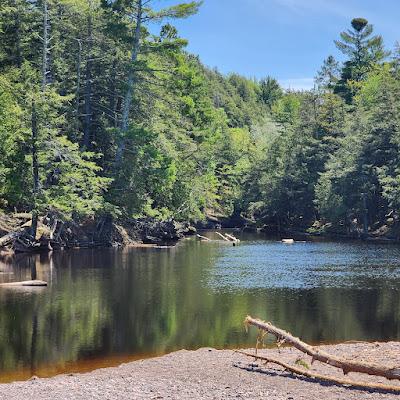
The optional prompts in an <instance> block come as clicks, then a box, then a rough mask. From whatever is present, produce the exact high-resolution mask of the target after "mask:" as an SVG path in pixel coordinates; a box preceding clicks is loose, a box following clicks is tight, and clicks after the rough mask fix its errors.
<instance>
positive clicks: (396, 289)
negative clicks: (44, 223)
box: [0, 233, 400, 382]
mask: <svg viewBox="0 0 400 400" xmlns="http://www.w3.org/2000/svg"><path fill="white" fill-rule="evenodd" d="M210 235H211V236H212V234H211V233H210ZM241 239H242V240H243V241H242V243H241V245H240V246H237V247H231V246H230V245H228V244H225V243H200V242H199V241H197V240H196V239H195V238H192V239H188V240H184V241H182V242H181V243H179V244H178V245H177V246H176V247H175V248H169V249H150V248H146V249H143V248H142V249H140V248H130V249H124V250H115V249H103V250H76V251H67V252H59V253H54V254H53V255H51V256H48V255H36V256H32V257H26V256H24V257H20V258H14V259H12V260H2V261H0V282H8V281H11V280H18V281H19V280H25V279H30V278H31V274H32V271H33V270H34V269H36V274H37V279H44V280H47V281H48V282H49V287H47V288H43V289H40V288H36V289H30V290H21V289H19V290H18V289H6V288H0V381H3V382H5V381H10V380H15V379H27V378H29V377H30V376H32V375H38V376H50V375H54V374H56V373H60V372H68V371H71V372H72V371H86V370H91V369H94V368H97V367H103V366H108V365H117V364H118V363H120V362H123V361H128V360H133V359H136V358H142V357H146V356H153V355H159V354H164V353H167V352H170V351H173V350H177V349H182V348H186V349H196V348H199V347H204V346H211V347H217V348H234V347H241V346H251V345H254V343H255V332H252V333H250V334H248V333H246V331H245V329H244V327H243V320H244V318H245V316H246V315H247V314H251V315H252V316H257V317H260V318H263V319H266V320H268V321H271V322H273V323H275V324H276V325H278V326H280V327H282V328H284V329H286V330H289V331H291V332H292V333H294V334H296V335H298V336H300V337H301V338H303V339H304V340H307V341H309V342H312V343H327V342H340V341H347V340H390V339H397V340H400V248H399V247H397V246H394V245H377V244H365V243H348V242H347V243H337V242H307V243H295V244H293V245H285V244H282V243H280V242H278V241H275V240H266V239H265V238H264V237H263V236H257V235H244V236H242V237H241Z"/></svg>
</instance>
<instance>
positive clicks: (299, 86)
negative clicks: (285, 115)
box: [279, 78, 314, 90]
mask: <svg viewBox="0 0 400 400" xmlns="http://www.w3.org/2000/svg"><path fill="white" fill-rule="evenodd" d="M279 83H280V84H281V86H282V87H283V88H284V89H291V90H310V89H312V88H313V87H314V78H293V79H279Z"/></svg>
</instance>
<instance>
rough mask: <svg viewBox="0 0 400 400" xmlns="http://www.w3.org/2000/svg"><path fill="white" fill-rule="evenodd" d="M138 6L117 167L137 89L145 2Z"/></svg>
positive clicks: (138, 0) (138, 1)
mask: <svg viewBox="0 0 400 400" xmlns="http://www.w3.org/2000/svg"><path fill="white" fill-rule="evenodd" d="M136 4H137V13H136V27H135V34H134V36H133V43H132V54H131V68H130V70H129V75H128V82H127V90H126V94H125V98H124V107H123V110H122V119H121V131H122V138H121V140H120V142H119V143H118V148H117V152H116V156H115V163H116V164H117V165H119V164H120V163H121V161H122V157H123V154H124V150H125V137H124V134H125V133H126V131H127V130H128V125H129V113H130V111H131V105H132V97H133V94H134V89H135V71H134V70H133V66H134V64H135V63H136V61H137V59H138V55H139V52H140V33H141V29H142V17H143V0H137V1H136Z"/></svg>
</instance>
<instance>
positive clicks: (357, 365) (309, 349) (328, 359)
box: [245, 316, 400, 379]
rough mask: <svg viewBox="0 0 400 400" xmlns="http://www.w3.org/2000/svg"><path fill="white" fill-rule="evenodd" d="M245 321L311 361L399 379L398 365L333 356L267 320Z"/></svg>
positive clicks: (347, 370)
mask: <svg viewBox="0 0 400 400" xmlns="http://www.w3.org/2000/svg"><path fill="white" fill-rule="evenodd" d="M245 323H246V324H248V325H253V326H255V327H257V328H259V329H261V330H263V331H265V332H268V333H270V334H272V335H274V336H275V337H276V338H277V339H278V340H284V341H285V343H288V344H291V345H293V346H294V347H295V348H296V349H298V350H300V351H302V352H303V353H305V354H308V355H309V356H311V357H312V360H313V361H315V360H317V361H320V362H322V363H325V364H328V365H331V366H333V367H336V368H339V369H341V370H342V371H343V373H344V374H345V375H346V374H348V373H349V372H360V373H363V374H369V375H376V376H382V377H384V378H387V379H400V367H398V368H392V367H384V366H380V365H377V364H372V363H364V362H358V361H351V360H346V359H343V358H339V357H336V356H333V355H331V354H329V353H326V352H325V351H322V350H319V349H317V348H315V347H313V346H310V345H309V344H307V343H304V342H303V341H301V340H300V339H299V338H297V337H294V336H292V335H291V334H290V333H288V332H286V331H284V330H282V329H279V328H277V327H276V326H274V325H272V324H270V323H269V322H264V321H261V320H259V319H254V318H252V317H250V316H248V317H247V318H246V320H245Z"/></svg>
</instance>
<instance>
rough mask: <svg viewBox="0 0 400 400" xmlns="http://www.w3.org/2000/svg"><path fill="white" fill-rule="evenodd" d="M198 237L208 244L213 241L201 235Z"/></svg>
mask: <svg viewBox="0 0 400 400" xmlns="http://www.w3.org/2000/svg"><path fill="white" fill-rule="evenodd" d="M196 236H197V238H198V239H201V240H204V241H206V242H211V241H212V240H211V239H209V238H208V237H206V236H202V235H199V234H197V235H196Z"/></svg>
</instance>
